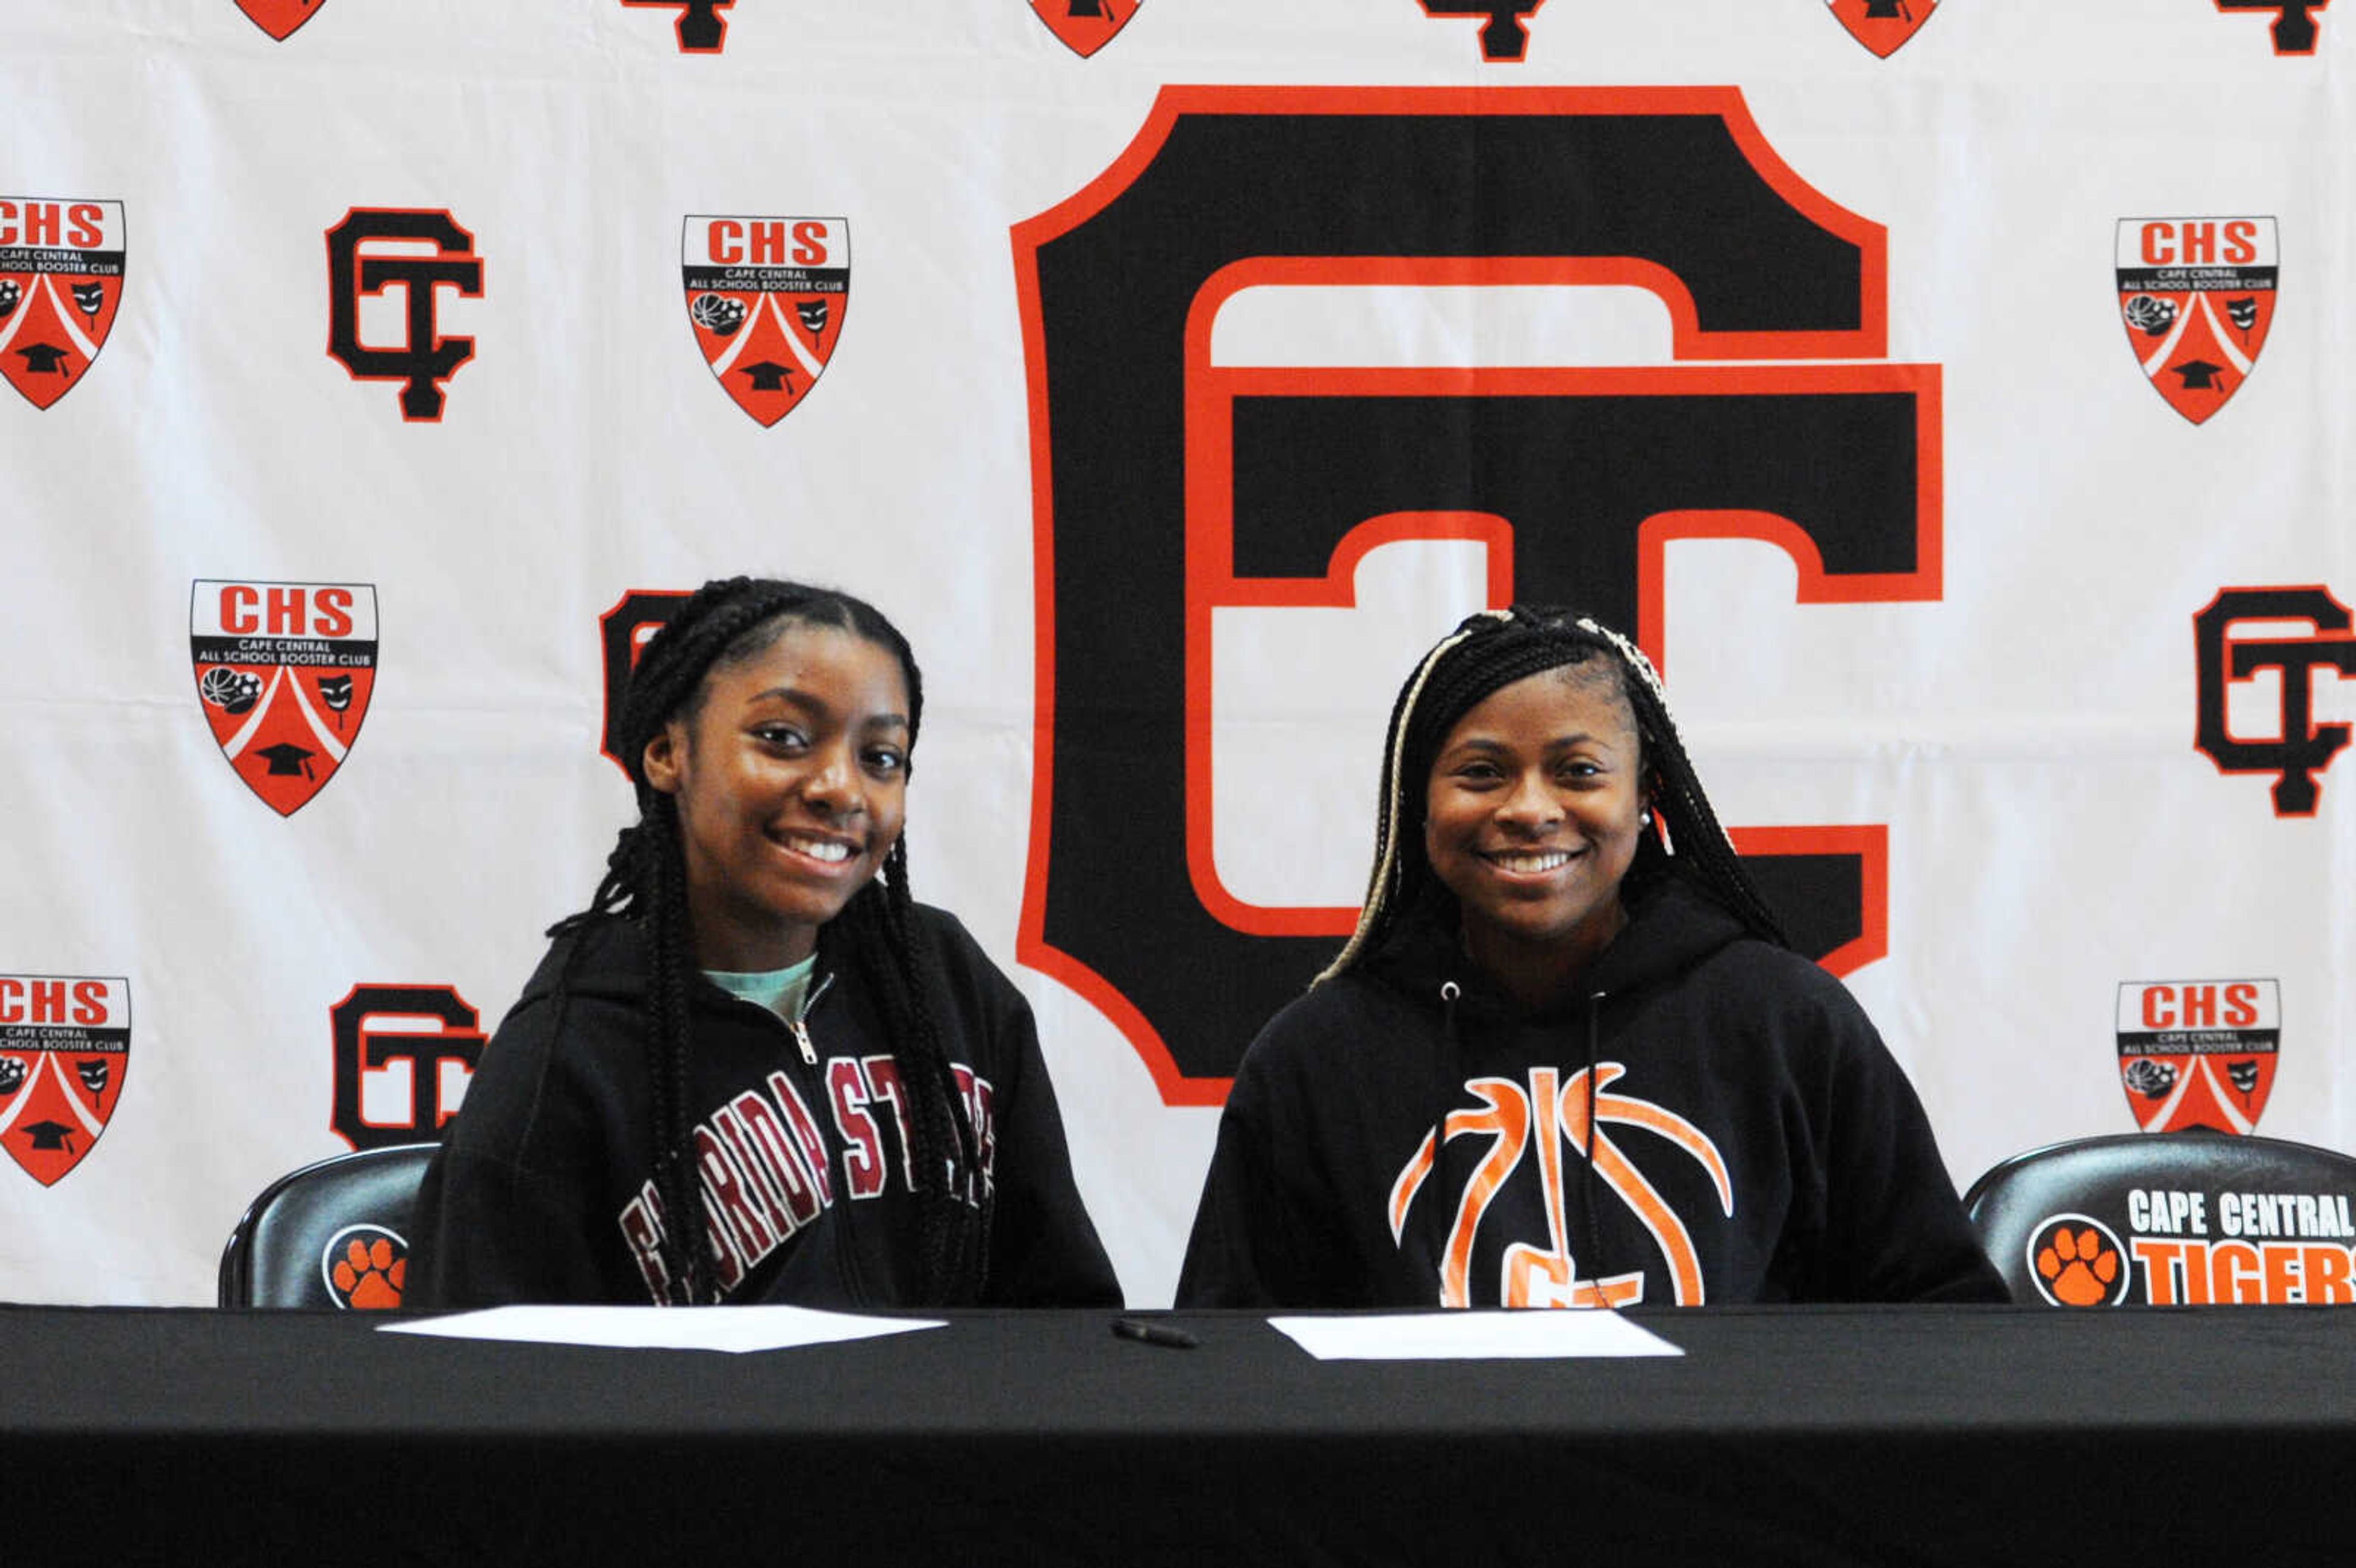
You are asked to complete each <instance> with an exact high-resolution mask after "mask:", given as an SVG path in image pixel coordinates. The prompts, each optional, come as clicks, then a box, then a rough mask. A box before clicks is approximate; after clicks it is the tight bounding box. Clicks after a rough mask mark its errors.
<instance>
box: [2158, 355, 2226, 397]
mask: <svg viewBox="0 0 2356 1568" xmlns="http://www.w3.org/2000/svg"><path fill="white" fill-rule="evenodd" d="M2224 371H2225V367H2223V366H2222V365H2211V363H2209V361H2208V360H2206V359H2187V360H2185V361H2183V362H2182V363H2181V364H2177V365H2170V366H2169V368H2168V373H2169V375H2171V376H2181V377H2182V378H2184V389H2185V390H2186V391H2188V392H2222V391H2223V390H2224V388H2222V387H2221V386H2219V385H2218V384H2217V378H2218V377H2219V376H2221V375H2222V374H2224Z"/></svg>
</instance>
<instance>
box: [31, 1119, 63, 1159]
mask: <svg viewBox="0 0 2356 1568" xmlns="http://www.w3.org/2000/svg"><path fill="white" fill-rule="evenodd" d="M25 1136H27V1138H29V1139H31V1140H32V1145H33V1152H34V1153H36V1154H71V1153H73V1151H74V1147H73V1145H72V1144H71V1143H70V1142H68V1141H67V1140H68V1139H70V1137H71V1136H73V1129H72V1128H71V1127H70V1126H68V1125H65V1124H64V1123H63V1122H51V1121H38V1122H35V1123H33V1124H32V1125H30V1126H28V1127H27V1128H26V1129H25Z"/></svg>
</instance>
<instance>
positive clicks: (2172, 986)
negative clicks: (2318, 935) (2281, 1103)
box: [2118, 980, 2282, 1134]
mask: <svg viewBox="0 0 2356 1568" xmlns="http://www.w3.org/2000/svg"><path fill="white" fill-rule="evenodd" d="M2118 1041H2119V1081H2120V1083H2122V1084H2123V1085H2124V1086H2125V1087H2126V1094H2127V1108H2128V1109H2129V1110H2130V1111H2132V1112H2133V1113H2134V1114H2135V1119H2136V1125H2137V1126H2138V1127H2141V1128H2142V1129H2143V1130H2144V1131H2145V1132H2147V1133H2181V1132H2188V1131H2190V1130H2191V1129H2193V1128H2195V1127H2202V1128H2206V1129H2208V1130H2209V1131H2211V1132H2219V1133H2243V1134H2247V1133H2251V1132H2254V1131H2256V1130H2257V1125H2258V1117H2259V1116H2260V1115H2264V1114H2265V1108H2266V1096H2267V1095H2268V1094H2271V1093H2274V1087H2275V1061H2276V1058H2277V1056H2278V1055H2279V1054H2280V1052H2281V1051H2282V987H2281V985H2280V984H2279V983H2278V982H2276V981H2273V980H2130V981H2127V982H2126V983H2125V984H2124V985H2122V986H2120V987H2119V1004H2118Z"/></svg>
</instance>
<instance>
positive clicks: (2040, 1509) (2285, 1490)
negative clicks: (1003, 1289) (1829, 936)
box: [0, 1307, 2356, 1568]
mask: <svg viewBox="0 0 2356 1568" xmlns="http://www.w3.org/2000/svg"><path fill="white" fill-rule="evenodd" d="M948 1316H949V1317H951V1321H950V1324H949V1327H948V1328H945V1329H937V1330H932V1331H927V1332H923V1333H915V1334H905V1335H898V1336H894V1337H892V1338H888V1339H876V1340H869V1341H862V1342H856V1343H851V1344H843V1345H835V1346H823V1347H815V1348H809V1349H794V1350H785V1351H776V1352H768V1353H763V1354H754V1355H742V1356H738V1355H722V1354H714V1353H711V1352H699V1351H660V1350H655V1351H648V1350H639V1351H618V1350H604V1349H581V1348H571V1347H554V1346H534V1345H519V1344H502V1343H491V1342H478V1341H460V1340H449V1339H426V1338H418V1337H414V1336H408V1335H393V1334H380V1333H377V1332H375V1331H374V1324H375V1321H378V1320H375V1319H371V1318H369V1317H363V1316H361V1315H315V1314H296V1313H217V1312H209V1311H163V1310H135V1309H74V1308H55V1307H8V1308H0V1563H5V1564H8V1565H10V1568H17V1565H20V1564H21V1565H27V1568H29V1565H34V1564H46V1563H93V1564H97V1563H110V1562H139V1563H145V1562H155V1563H228V1562H240V1561H271V1562H287V1563H376V1562H389V1563H408V1562H425V1563H519V1562H534V1563H540V1562H547V1563H554V1562H564V1563H607V1562H655V1563H701V1562H715V1563H716V1562H738V1561H743V1562H758V1563H793V1562H797V1561H802V1560H809V1561H844V1560H882V1561H924V1562H936V1563H966V1562H1024V1563H1029V1562H1045V1563H1063V1562H1071V1563H1116V1564H1117V1563H1211V1562H1218V1561H1238V1560H1248V1561H1255V1562H1258V1561H1297V1562H1337V1563H1338V1562H1352V1563H1356V1562H1441V1561H1455V1562H1463V1563H1525V1562H1526V1563H1586V1562H1595V1563H1612V1564H1623V1563H1869V1564H1876V1565H1879V1564H1890V1563H2000V1562H2008V1561H2020V1562H2026V1563H2037V1564H2049V1563H2050V1564H2052V1565H2053V1568H2075V1565H2077V1564H2083V1563H2109V1562H2130V1561H2132V1562H2137V1563H2150V1564H2158V1563H2247V1562H2258V1561H2264V1560H2265V1559H2266V1557H2267V1555H2268V1554H2269V1553H2270V1552H2271V1553H2274V1554H2275V1557H2276V1561H2282V1562H2292V1563H2350V1562H2356V1541H2351V1534H2356V1531H2351V1524H2350V1522H2349V1520H2348V1518H2347V1513H2348V1508H2347V1502H2348V1499H2350V1497H2351V1495H2356V1311H2351V1310H2332V1309H2329V1308H2323V1309H2315V1308H2265V1307H2256V1308H2253V1307H2240V1308H2213V1309H2202V1308H2187V1309H2180V1310H2154V1311H2110V1312H2098V1313H2085V1314H2073V1313H2068V1312H2052V1311H2037V1310H2029V1309H2019V1308H2009V1307H1962V1308H1930V1307H1913V1308H1898V1307H1879V1308H1828V1307H1809V1308H1783V1309H1765V1308H1719V1309H1709V1310H1702V1311H1694V1312H1670V1311H1656V1312H1639V1313H1634V1314H1632V1316H1633V1317H1636V1318H1637V1319H1638V1320H1639V1321H1641V1322H1643V1323H1644V1325H1645V1326H1646V1327H1648V1328H1652V1329H1653V1330H1654V1331H1655V1332H1657V1333H1659V1334H1661V1335H1663V1336H1664V1337H1665V1338H1666V1339H1669V1340H1670V1341H1671V1342H1673V1343H1675V1344H1676V1345H1678V1346H1680V1347H1681V1348H1682V1349H1684V1350H1685V1351H1686V1352H1687V1353H1686V1354H1685V1355H1684V1356H1683V1357H1681V1358H1678V1359H1674V1360H1668V1359H1663V1360H1572V1361H1536V1360H1492V1361H1431V1362H1414V1363H1375V1362H1320V1361H1317V1360H1313V1359H1312V1358H1311V1357H1310V1356H1308V1355H1307V1354H1305V1353H1304V1352H1302V1351H1301V1350H1300V1349H1297V1348H1296V1347H1295V1346H1294V1345H1293V1344H1292V1342H1291V1341H1290V1340H1289V1339H1284V1338H1283V1337H1281V1336H1280V1335H1279V1334H1278V1333H1277V1332H1276V1331H1275V1330H1273V1329H1271V1328H1269V1326H1268V1325H1267V1323H1266V1322H1265V1321H1264V1320H1263V1319H1261V1318H1259V1317H1251V1316H1237V1315H1218V1314H1196V1315H1184V1316H1181V1317H1174V1318H1172V1319H1169V1321H1171V1322H1173V1323H1174V1324H1177V1325H1179V1326H1182V1327H1183V1328H1186V1329H1187V1330H1189V1331H1190V1332H1192V1333H1193V1334H1194V1336H1195V1337H1196V1338H1197V1339H1199V1341H1200V1344H1199V1348H1197V1349H1164V1348H1161V1347H1157V1346H1152V1345H1143V1344H1137V1343H1133V1342H1130V1341H1129V1340H1125V1339H1116V1338H1114V1337H1113V1336H1112V1335H1111V1334H1110V1333H1109V1332H1108V1325H1109V1323H1110V1321H1111V1318H1110V1315H1108V1314H1105V1313H1096V1312H1091V1313H1033V1314H1012V1313H977V1314H952V1315H948Z"/></svg>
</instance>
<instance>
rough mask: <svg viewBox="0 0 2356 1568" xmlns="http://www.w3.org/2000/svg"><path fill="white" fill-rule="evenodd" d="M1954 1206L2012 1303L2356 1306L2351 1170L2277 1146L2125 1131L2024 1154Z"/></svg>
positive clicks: (2299, 1147)
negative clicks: (1967, 1217) (1960, 1208)
mask: <svg viewBox="0 0 2356 1568" xmlns="http://www.w3.org/2000/svg"><path fill="white" fill-rule="evenodd" d="M1964 1206H1965V1209H1966V1210H1967V1211H1969V1212H1970V1214H1971V1219H1972V1223H1973V1225H1974V1226H1975V1227H1976V1228H1977V1230H1978V1232H1979V1238H1980V1245H1981V1246H1982V1247H1983V1248H1985V1249H1986V1250H1987V1254H1988V1257H1989V1259H1990V1261H1992V1262H1993V1263H1994V1264H1996V1266H1997V1272H1998V1273H2000V1274H2002V1275H2004V1283H2005V1285H2006V1286H2007V1288H2008V1289H2009V1290H2010V1291H2011V1292H2012V1298H2013V1299H2014V1300H2015V1301H2018V1302H2024V1303H2029V1304H2032V1305H2033V1304H2038V1303H2043V1304H2045V1305H2048V1306H2053V1307H2116V1306H2127V1305H2146V1306H2155V1307H2169V1306H2188V1305H2190V1306H2205V1305H2211V1304H2221V1305H2222V1304H2233V1305H2241V1304H2256V1303H2281V1302H2306V1303H2310V1304H2316V1305H2322V1304H2327V1303H2347V1302H2356V1253H2351V1244H2356V1225H2351V1211H2356V1159H2351V1158H2350V1157H2348V1156H2346V1155H2343V1154H2335V1153H2333V1152H2332V1151H2331V1150H2329V1149H2322V1148H2315V1147H2310V1146H2308V1145H2307V1144H2295V1143H2285V1142H2283V1141H2281V1140H2280V1139H2277V1138H2258V1137H2233V1136H2228V1135H2225V1134H2222V1133H2126V1134H2122V1135H2119V1136H2112V1137H2097V1138H2081V1139H2077V1140H2075V1141H2073V1142H2070V1143H2060V1144H2053V1145H2051V1146H2050V1147H2045V1148H2040V1149H2031V1150H2030V1151H2029V1152H2028V1153H2027V1154H2017V1155H2014V1156H2013V1157H2011V1158H2010V1159H2008V1160H2004V1161H2001V1162H1999V1163H1998V1164H1997V1166H1996V1167H1995V1168H1992V1169H1991V1170H1989V1171H1988V1173H1987V1175H1985V1176H1983V1177H1981V1178H1980V1179H1978V1180H1977V1181H1975V1182H1973V1183H1972V1188H1971V1190H1970V1191H1969V1192H1966V1193H1965V1195H1964Z"/></svg>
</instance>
